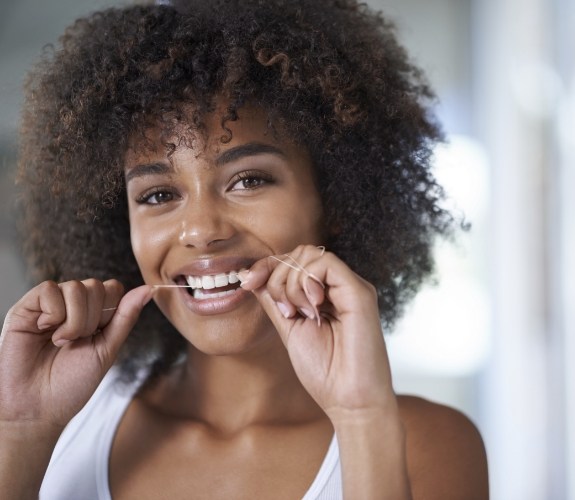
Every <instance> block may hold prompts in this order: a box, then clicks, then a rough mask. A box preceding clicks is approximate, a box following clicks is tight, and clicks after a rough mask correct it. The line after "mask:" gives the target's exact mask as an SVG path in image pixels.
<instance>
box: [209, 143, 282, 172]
mask: <svg viewBox="0 0 575 500" xmlns="http://www.w3.org/2000/svg"><path fill="white" fill-rule="evenodd" d="M262 154H272V155H276V156H280V157H282V158H285V157H286V155H285V153H284V152H283V151H282V150H281V149H279V148H276V147H275V146H272V145H271V144H263V143H261V142H248V143H247V144H242V145H240V146H236V147H233V148H230V149H226V150H225V151H224V152H223V153H222V154H221V155H219V156H218V157H217V158H216V167H221V166H222V165H225V164H226V163H230V162H233V161H236V160H239V159H241V158H245V157H246V156H256V155H262Z"/></svg>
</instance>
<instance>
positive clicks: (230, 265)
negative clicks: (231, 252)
mask: <svg viewBox="0 0 575 500" xmlns="http://www.w3.org/2000/svg"><path fill="white" fill-rule="evenodd" d="M256 260H258V259H257V258H253V257H240V256H225V257H213V258H205V259H196V260H194V261H192V262H190V263H188V264H186V265H185V266H183V267H181V268H180V269H178V270H177V271H176V272H175V273H174V274H173V275H172V281H176V280H177V279H178V278H179V277H181V276H184V277H186V276H210V275H214V274H220V273H229V272H230V271H240V270H242V269H249V268H250V267H251V266H252V265H253V263H254V262H256Z"/></svg>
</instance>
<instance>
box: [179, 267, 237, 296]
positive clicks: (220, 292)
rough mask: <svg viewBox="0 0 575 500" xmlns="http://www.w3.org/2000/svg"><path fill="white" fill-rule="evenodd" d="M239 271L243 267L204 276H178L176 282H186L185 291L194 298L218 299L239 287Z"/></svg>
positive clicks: (234, 291) (230, 293) (232, 292)
mask: <svg viewBox="0 0 575 500" xmlns="http://www.w3.org/2000/svg"><path fill="white" fill-rule="evenodd" d="M240 271H243V269H240V270H238V271H230V272H229V273H219V274H213V275H206V276H180V277H179V278H178V280H177V282H178V283H179V284H183V283H186V284H187V285H188V286H189V288H188V289H187V292H188V293H189V294H190V295H191V296H192V297H193V298H194V299H196V300H208V299H218V298H221V297H226V296H227V295H232V294H234V293H236V291H237V290H238V288H239V287H240V279H239V278H238V273H239V272H240Z"/></svg>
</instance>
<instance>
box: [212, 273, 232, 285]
mask: <svg viewBox="0 0 575 500" xmlns="http://www.w3.org/2000/svg"><path fill="white" fill-rule="evenodd" d="M214 282H215V284H216V287H220V286H226V285H228V284H229V281H228V275H227V274H224V273H222V274H216V275H215V276H214Z"/></svg>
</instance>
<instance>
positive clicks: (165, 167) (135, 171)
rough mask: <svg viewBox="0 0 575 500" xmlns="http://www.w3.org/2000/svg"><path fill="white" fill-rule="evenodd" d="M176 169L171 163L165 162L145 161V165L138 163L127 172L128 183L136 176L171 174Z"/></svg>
mask: <svg viewBox="0 0 575 500" xmlns="http://www.w3.org/2000/svg"><path fill="white" fill-rule="evenodd" d="M173 171H174V169H173V167H172V166H171V165H170V164H164V163H145V164H143V165H136V166H134V167H131V168H130V169H129V170H128V171H127V172H126V184H127V183H128V182H130V181H131V180H132V179H135V178H136V177H144V176H146V175H162V174H170V173H172V172H173Z"/></svg>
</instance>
